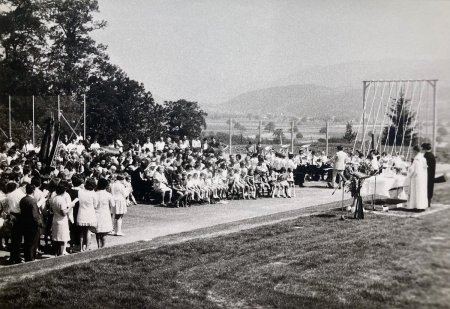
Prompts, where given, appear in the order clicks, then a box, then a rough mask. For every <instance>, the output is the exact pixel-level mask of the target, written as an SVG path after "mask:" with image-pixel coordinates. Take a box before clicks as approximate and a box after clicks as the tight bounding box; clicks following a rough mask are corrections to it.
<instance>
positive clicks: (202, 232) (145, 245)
mask: <svg viewBox="0 0 450 309" xmlns="http://www.w3.org/2000/svg"><path fill="white" fill-rule="evenodd" d="M344 202H345V205H348V204H349V203H350V202H351V199H347V200H345V201H344ZM340 204H341V202H340V201H339V202H330V203H327V204H322V205H315V206H309V207H305V208H300V209H295V210H290V211H285V212H279V213H275V214H271V215H265V216H259V217H254V218H250V219H244V220H238V221H232V222H228V223H222V224H218V225H214V226H210V227H204V228H199V229H195V230H191V231H187V232H182V233H177V234H169V235H166V236H160V237H157V238H154V239H150V240H145V241H137V242H133V243H129V244H124V245H116V246H111V247H106V248H103V249H97V250H93V251H87V252H83V253H77V254H71V255H66V256H60V257H55V258H49V259H45V260H36V261H34V262H29V263H24V264H17V265H11V266H7V267H3V268H1V269H0V288H2V287H3V286H4V285H6V284H9V283H13V282H17V281H21V280H24V279H28V278H32V277H35V276H37V275H42V274H45V273H48V272H51V271H54V270H58V269H62V268H66V267H69V266H73V265H77V264H83V263H89V262H91V261H95V260H100V259H105V258H110V257H113V256H119V255H125V254H129V253H135V252H141V251H145V250H154V249H157V248H159V247H162V246H167V245H174V244H179V243H183V242H186V241H190V240H194V239H203V238H211V237H218V236H223V235H227V234H232V233H236V232H239V231H243V230H248V229H252V228H256V227H260V226H265V225H272V224H277V223H280V222H283V221H289V220H294V219H296V218H299V217H304V216H310V215H314V214H318V213H322V212H325V211H330V210H333V209H339V208H340ZM338 205H339V206H338Z"/></svg>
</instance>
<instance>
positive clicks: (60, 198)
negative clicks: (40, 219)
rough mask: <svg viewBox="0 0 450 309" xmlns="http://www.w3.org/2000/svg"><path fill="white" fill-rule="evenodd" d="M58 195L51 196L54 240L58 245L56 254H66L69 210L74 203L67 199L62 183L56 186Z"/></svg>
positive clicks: (68, 238)
mask: <svg viewBox="0 0 450 309" xmlns="http://www.w3.org/2000/svg"><path fill="white" fill-rule="evenodd" d="M55 192H56V196H54V197H53V198H51V201H50V206H51V209H52V212H53V221H52V241H53V242H54V244H55V247H56V250H55V251H56V255H66V254H67V252H66V246H67V243H68V242H69V241H70V231H69V212H70V210H71V209H72V206H73V205H74V204H71V203H70V198H69V200H67V198H66V196H65V193H66V187H65V186H64V184H62V183H60V184H59V185H58V186H57V187H56V191H55Z"/></svg>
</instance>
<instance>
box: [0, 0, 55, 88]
mask: <svg viewBox="0 0 450 309" xmlns="http://www.w3.org/2000/svg"><path fill="white" fill-rule="evenodd" d="M0 6H2V9H3V10H2V12H1V13H0V45H1V48H0V93H2V94H8V95H31V94H40V93H42V92H43V91H45V89H46V84H45V71H44V70H43V69H42V64H43V61H44V59H45V51H46V47H47V42H46V34H47V27H46V25H45V23H44V21H43V20H42V16H43V11H42V9H41V8H42V6H41V5H40V3H39V2H38V1H32V0H0Z"/></svg>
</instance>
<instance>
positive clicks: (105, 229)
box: [95, 178, 114, 248]
mask: <svg viewBox="0 0 450 309" xmlns="http://www.w3.org/2000/svg"><path fill="white" fill-rule="evenodd" d="M108 186H109V182H108V180H106V179H104V178H101V179H99V180H98V184H97V195H98V204H97V208H96V209H95V214H96V215H97V230H96V235H95V236H96V238H97V246H98V247H99V248H103V247H104V246H105V244H106V235H107V234H108V233H110V232H111V231H112V229H113V226H112V220H111V210H110V209H112V208H113V207H114V199H113V196H112V194H111V193H109V192H108V191H106V189H107V188H108Z"/></svg>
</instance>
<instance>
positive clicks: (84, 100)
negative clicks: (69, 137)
mask: <svg viewBox="0 0 450 309" xmlns="http://www.w3.org/2000/svg"><path fill="white" fill-rule="evenodd" d="M83 124H84V125H83V139H84V140H86V95H85V94H83Z"/></svg>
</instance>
